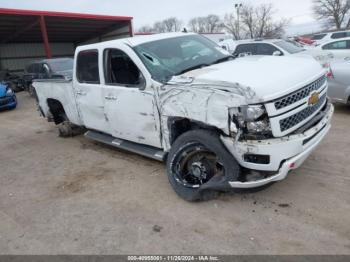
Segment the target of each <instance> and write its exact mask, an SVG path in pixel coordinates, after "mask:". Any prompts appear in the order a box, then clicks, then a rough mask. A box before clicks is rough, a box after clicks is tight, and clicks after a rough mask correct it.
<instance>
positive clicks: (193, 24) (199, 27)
mask: <svg viewBox="0 0 350 262" xmlns="http://www.w3.org/2000/svg"><path fill="white" fill-rule="evenodd" d="M188 26H189V28H190V30H191V31H193V32H196V33H219V32H221V30H222V28H223V23H222V21H221V19H220V17H219V16H218V15H208V16H205V17H195V18H192V19H191V20H190V21H189V23H188Z"/></svg>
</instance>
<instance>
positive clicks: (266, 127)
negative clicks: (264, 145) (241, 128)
mask: <svg viewBox="0 0 350 262" xmlns="http://www.w3.org/2000/svg"><path fill="white" fill-rule="evenodd" d="M247 130H248V132H249V133H252V134H257V133H269V132H270V131H271V127H270V123H269V121H268V120H262V121H256V122H247Z"/></svg>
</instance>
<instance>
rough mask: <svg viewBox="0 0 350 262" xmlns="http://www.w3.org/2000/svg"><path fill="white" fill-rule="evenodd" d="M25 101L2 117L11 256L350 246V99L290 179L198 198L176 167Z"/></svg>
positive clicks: (314, 250) (0, 148) (23, 97)
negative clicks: (59, 125) (185, 189)
mask: <svg viewBox="0 0 350 262" xmlns="http://www.w3.org/2000/svg"><path fill="white" fill-rule="evenodd" d="M18 100H19V107H18V108H17V109H16V110H14V111H6V112H1V113H0V253H1V254H135V253H137V254H155V253H157V254H203V253H205V254H350V172H349V170H350V157H349V156H350V132H349V127H350V126H349V123H350V107H345V106H340V105H338V106H336V114H335V116H334V120H333V128H332V130H331V132H330V134H329V135H328V136H327V138H326V139H325V141H323V143H322V145H321V146H320V147H318V149H317V150H316V151H315V152H314V153H313V154H312V155H311V157H310V158H309V159H308V160H307V162H306V163H305V164H304V165H303V166H302V168H300V169H299V170H296V171H294V172H293V173H291V174H290V175H289V177H288V178H287V179H286V180H285V181H282V182H280V183H276V184H274V185H273V186H272V187H270V188H269V189H267V190H265V191H262V192H259V193H245V194H233V193H232V194H223V195H222V196H220V197H219V199H217V200H215V201H210V202H204V203H187V202H185V201H183V200H181V199H180V198H179V197H177V196H176V195H175V193H174V192H173V190H172V189H171V187H170V185H169V183H168V181H167V177H166V175H165V166H164V164H162V163H158V162H156V161H153V160H148V159H146V158H143V157H140V156H137V155H134V154H130V153H126V152H122V151H118V150H116V149H113V148H110V147H107V146H105V145H102V144H98V143H95V142H92V141H89V140H87V139H85V138H84V137H83V136H79V137H74V138H68V139H62V138H59V137H58V136H57V132H56V127H55V126H54V125H53V124H52V123H48V122H46V121H45V119H43V118H41V117H39V114H38V112H37V111H36V107H35V105H34V100H33V99H31V98H29V97H28V95H27V94H26V93H23V92H22V93H20V94H18ZM281 150H283V148H281Z"/></svg>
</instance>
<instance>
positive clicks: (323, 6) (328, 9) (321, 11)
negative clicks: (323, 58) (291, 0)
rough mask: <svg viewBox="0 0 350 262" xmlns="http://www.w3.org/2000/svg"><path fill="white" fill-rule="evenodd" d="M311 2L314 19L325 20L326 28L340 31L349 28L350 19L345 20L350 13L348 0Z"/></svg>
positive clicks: (315, 0)
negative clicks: (312, 3)
mask: <svg viewBox="0 0 350 262" xmlns="http://www.w3.org/2000/svg"><path fill="white" fill-rule="evenodd" d="M313 2H314V6H313V9H314V13H315V15H316V17H317V18H318V19H323V20H325V21H326V23H325V26H326V27H327V28H329V27H332V26H335V27H336V28H337V29H341V28H343V27H349V26H350V19H348V20H347V19H346V18H347V15H348V14H349V11H350V1H349V0H314V1H313Z"/></svg>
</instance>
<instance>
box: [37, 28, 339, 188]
mask: <svg viewBox="0 0 350 262" xmlns="http://www.w3.org/2000/svg"><path fill="white" fill-rule="evenodd" d="M185 35H189V34H181V33H174V34H161V35H151V36H145V37H137V38H130V39H126V40H125V39H122V40H115V41H108V42H103V43H98V44H93V45H87V46H81V47H78V48H77V50H76V54H77V53H79V52H80V51H82V50H90V49H97V50H98V51H99V65H100V67H99V70H100V84H93V85H91V84H80V83H78V81H77V78H76V74H74V76H73V84H72V82H63V81H61V82H57V81H47V82H43V81H41V82H34V86H35V88H36V91H37V93H38V97H39V101H40V103H39V105H40V107H41V108H42V109H43V111H44V113H45V114H46V115H48V114H49V113H50V112H49V109H48V107H47V103H46V100H47V99H48V98H53V99H57V100H58V101H60V102H61V103H62V105H63V107H64V109H65V110H66V112H67V115H68V118H69V119H70V120H71V121H72V122H73V123H75V124H78V125H84V126H85V127H87V128H89V129H94V130H98V131H101V132H104V133H107V134H110V135H112V136H114V137H116V140H115V141H118V139H125V140H129V141H133V142H137V143H140V144H145V145H151V146H154V147H158V148H161V149H162V150H164V151H169V150H170V148H171V144H170V135H171V134H170V132H171V131H170V130H169V125H168V124H169V120H170V119H173V118H180V119H183V118H186V119H189V120H191V121H196V122H199V123H201V124H205V125H207V126H212V127H215V128H217V129H220V130H222V132H223V133H224V134H225V135H224V136H223V137H222V141H223V143H224V144H225V145H226V147H227V148H228V150H229V151H230V152H231V153H232V155H233V156H234V157H235V158H236V159H237V161H238V162H239V163H240V164H241V165H242V166H245V167H247V168H252V169H255V170H265V171H271V170H272V171H276V170H277V169H278V166H279V163H281V161H282V160H284V159H285V158H292V157H296V156H300V158H298V159H297V160H298V161H299V162H300V163H301V162H302V161H301V160H304V159H305V158H306V156H307V155H308V154H309V152H311V150H312V149H313V148H314V146H313V145H316V144H318V143H319V142H320V141H321V140H322V138H323V136H324V135H325V134H326V133H327V132H328V130H329V128H330V119H331V115H332V112H333V111H332V110H331V111H330V112H328V115H327V116H326V117H325V118H324V119H323V120H322V121H321V122H320V124H319V125H318V126H317V127H315V128H311V129H310V130H307V131H306V132H305V133H304V134H301V135H297V136H291V137H289V136H284V135H287V134H279V135H283V136H284V137H282V138H274V139H270V140H263V141H260V142H254V141H239V140H238V136H239V133H240V132H241V129H240V128H239V127H233V128H232V129H231V130H230V127H232V126H233V125H232V124H230V123H229V120H230V113H234V114H238V111H239V110H238V108H239V107H240V106H243V105H248V104H254V103H262V104H265V106H266V107H267V106H268V104H269V102H270V101H271V100H272V99H276V98H280V97H282V96H284V95H286V94H290V93H292V92H294V91H296V90H298V89H300V88H302V87H305V86H306V85H308V84H310V83H312V82H313V81H315V80H316V79H318V78H319V77H320V76H322V75H323V74H324V72H325V70H324V69H322V68H321V67H320V65H319V64H318V63H317V62H316V61H314V60H312V59H309V58H305V57H292V56H289V57H273V56H266V57H259V56H257V57H245V58H240V59H236V60H233V61H228V62H225V63H221V64H217V65H213V66H210V67H206V68H202V69H198V70H194V71H191V72H188V73H186V74H184V75H182V76H177V77H173V78H172V79H171V80H170V81H169V82H168V83H167V84H166V85H163V84H161V83H158V82H156V81H154V80H153V79H152V78H151V75H150V73H149V72H148V71H147V69H146V67H145V66H144V65H143V63H142V62H141V60H140V58H139V57H138V56H137V55H136V54H135V53H134V51H133V49H132V48H131V47H130V46H135V45H138V44H142V43H145V42H152V41H156V40H159V39H167V38H172V37H177V36H185ZM108 48H118V49H120V50H122V51H124V52H125V53H126V54H127V55H128V56H129V57H130V58H131V59H132V60H133V62H134V63H135V64H136V65H137V66H138V68H139V70H140V72H141V73H142V75H143V78H144V85H143V86H142V87H139V88H138V87H126V86H117V85H107V84H106V83H105V79H104V74H103V57H102V54H103V52H104V50H105V49H108ZM75 67H76V65H74V70H75ZM325 91H327V88H326V87H325ZM79 93H80V94H79ZM300 110H302V109H295V111H293V112H298V111H300ZM268 114H269V116H271V115H270V114H271V112H269V111H268ZM282 114H284V117H286V116H288V113H286V112H282ZM321 126H322V127H324V126H326V128H325V129H324V131H322V132H321V133H320V134H319V135H317V136H316V138H315V139H314V140H312V141H313V142H312V143H310V146H309V145H308V146H305V147H303V146H301V145H300V144H301V143H302V141H303V140H304V139H305V138H308V137H312V136H313V135H314V134H315V133H316V132H317V131H318V130H319V129H320V128H321ZM233 131H237V134H236V139H234V137H235V134H232V137H231V136H230V135H231V134H230V132H233ZM289 133H290V131H289ZM281 148H283V152H284V153H281ZM310 148H312V149H310ZM245 152H255V153H264V154H268V155H270V156H271V159H272V161H271V164H270V165H265V166H264V165H257V164H255V165H251V164H249V163H245V162H244V161H243V158H242V156H243V154H244V153H245ZM292 159H293V158H292ZM281 172H282V176H279V178H281V177H285V176H286V174H285V171H284V169H283V170H282V171H281ZM239 186H242V185H239Z"/></svg>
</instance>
